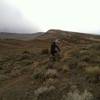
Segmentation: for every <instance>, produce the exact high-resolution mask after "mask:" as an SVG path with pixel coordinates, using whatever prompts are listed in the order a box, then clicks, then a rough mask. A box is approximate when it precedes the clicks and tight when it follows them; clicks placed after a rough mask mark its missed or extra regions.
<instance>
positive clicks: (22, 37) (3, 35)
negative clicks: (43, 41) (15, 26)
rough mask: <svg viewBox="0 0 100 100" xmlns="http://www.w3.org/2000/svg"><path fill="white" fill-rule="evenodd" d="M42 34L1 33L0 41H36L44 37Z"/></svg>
mask: <svg viewBox="0 0 100 100" xmlns="http://www.w3.org/2000/svg"><path fill="white" fill-rule="evenodd" d="M42 34H43V32H38V33H33V34H30V33H29V34H28V33H27V34H23V33H6V32H1V33H0V39H17V40H31V39H34V38H36V37H38V36H40V35H42Z"/></svg>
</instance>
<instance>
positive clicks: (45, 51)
mask: <svg viewBox="0 0 100 100" xmlns="http://www.w3.org/2000/svg"><path fill="white" fill-rule="evenodd" d="M41 54H49V50H48V49H43V50H42V51H41Z"/></svg>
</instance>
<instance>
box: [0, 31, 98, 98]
mask: <svg viewBox="0 0 100 100" xmlns="http://www.w3.org/2000/svg"><path fill="white" fill-rule="evenodd" d="M56 38H59V39H60V41H61V44H60V48H61V59H60V60H59V61H56V62H52V61H51V60H50V52H49V48H50V44H51V42H52V40H54V39H56ZM0 49H1V50H0V100H99V99H100V36H99V35H90V34H83V33H75V32H66V31H62V30H49V31H47V32H46V33H44V34H42V35H41V36H38V37H36V38H34V39H33V40H27V41H25V40H17V39H16V40H15V39H1V40H0ZM73 98H74V99H73Z"/></svg>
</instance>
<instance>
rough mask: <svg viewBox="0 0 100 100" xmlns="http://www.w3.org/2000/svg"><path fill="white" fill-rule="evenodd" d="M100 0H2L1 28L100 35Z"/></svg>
mask: <svg viewBox="0 0 100 100" xmlns="http://www.w3.org/2000/svg"><path fill="white" fill-rule="evenodd" d="M99 4H100V0H0V31H1V32H2V31H3V32H20V33H34V32H38V31H47V30H49V29H62V30H66V31H76V32H85V33H93V34H100V20H99V18H100V11H99V10H100V5H99Z"/></svg>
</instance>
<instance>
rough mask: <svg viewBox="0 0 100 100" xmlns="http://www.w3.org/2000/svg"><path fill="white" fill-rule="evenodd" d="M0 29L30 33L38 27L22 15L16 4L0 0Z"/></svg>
mask: <svg viewBox="0 0 100 100" xmlns="http://www.w3.org/2000/svg"><path fill="white" fill-rule="evenodd" d="M0 31H1V32H16V33H17V32H19V33H31V32H36V31H38V28H37V27H36V26H35V25H33V24H32V23H31V22H30V21H29V20H27V19H26V18H25V17H24V16H23V13H22V12H21V10H20V9H18V8H17V7H16V6H14V5H11V4H10V3H8V2H6V0H0Z"/></svg>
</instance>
